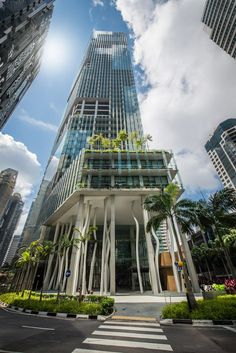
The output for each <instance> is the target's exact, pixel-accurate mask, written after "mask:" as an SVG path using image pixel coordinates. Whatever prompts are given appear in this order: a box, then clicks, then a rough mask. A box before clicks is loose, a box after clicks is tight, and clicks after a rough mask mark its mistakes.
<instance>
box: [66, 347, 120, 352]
mask: <svg viewBox="0 0 236 353" xmlns="http://www.w3.org/2000/svg"><path fill="white" fill-rule="evenodd" d="M72 353H121V352H110V351H109V352H107V351H98V350H96V349H84V348H76V349H75V350H74V351H73V352H72Z"/></svg>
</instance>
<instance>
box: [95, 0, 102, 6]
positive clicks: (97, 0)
mask: <svg viewBox="0 0 236 353" xmlns="http://www.w3.org/2000/svg"><path fill="white" fill-rule="evenodd" d="M93 6H104V0H93Z"/></svg>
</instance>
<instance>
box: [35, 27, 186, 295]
mask: <svg viewBox="0 0 236 353" xmlns="http://www.w3.org/2000/svg"><path fill="white" fill-rule="evenodd" d="M121 131H123V139H122V136H121V135H122V134H121V135H119V132H121ZM124 131H125V132H126V133H127V134H128V135H129V136H130V139H128V140H127V139H125V137H124V135H125V133H124ZM118 135H119V136H120V140H117V139H116V140H114V139H115V138H117V136H118ZM92 136H93V137H94V138H92V141H91V137H92ZM89 138H90V141H88V139H89ZM112 140H113V143H112ZM44 180H47V181H48V183H49V184H48V187H47V190H46V193H45V198H44V201H43V204H42V207H41V210H40V212H39V219H38V225H39V226H40V225H41V227H40V238H41V239H44V238H45V237H46V238H47V239H49V240H52V241H53V242H57V241H58V240H60V239H61V238H62V237H63V236H65V237H68V238H72V237H75V238H77V239H79V240H78V241H79V243H78V246H76V247H73V248H72V249H70V250H68V251H67V252H66V254H65V257H64V258H63V260H62V262H60V263H61V265H60V266H59V262H58V261H59V259H57V255H51V256H50V258H49V261H48V265H47V273H46V278H45V282H44V288H45V289H55V288H58V287H59V286H60V287H61V289H62V290H65V289H66V290H67V293H70V294H74V293H76V291H77V290H78V288H81V290H82V292H83V293H85V292H86V291H91V290H100V292H101V293H106V292H110V293H116V292H117V291H132V290H140V291H141V292H143V290H148V289H151V290H152V291H153V293H158V292H160V291H161V290H162V289H169V290H175V289H176V288H177V289H178V290H180V288H181V283H180V278H179V275H178V273H177V269H176V266H175V265H174V263H175V261H176V260H175V251H176V245H175V243H174V240H173V234H172V231H171V229H172V228H171V225H167V224H163V226H162V228H161V229H160V230H159V233H155V232H152V234H147V233H146V230H145V229H146V224H147V221H148V217H149V215H148V213H147V212H146V211H145V210H143V207H142V204H143V201H144V198H145V197H146V196H147V195H149V194H150V193H159V192H160V190H161V189H163V188H164V187H165V186H167V185H168V183H170V182H172V181H174V182H176V183H179V186H180V188H181V183H180V182H179V179H178V171H177V167H176V165H175V162H174V159H173V153H172V152H171V151H167V150H148V149H147V148H146V146H145V144H144V142H143V129H142V123H141V118H140V112H139V105H138V99H137V94H136V88H135V80H134V74H133V69H132V63H131V57H130V52H129V50H128V45H127V38H126V36H125V34H124V33H115V32H98V31H96V32H94V34H93V36H92V39H91V41H90V44H89V47H88V50H87V52H86V55H85V58H84V60H83V63H82V67H81V69H80V72H79V75H78V77H77V79H76V81H75V84H74V86H73V88H72V91H71V93H70V96H69V100H68V106H67V109H66V112H65V116H64V119H63V121H62V124H61V126H60V128H59V132H58V135H57V138H56V141H55V144H54V147H53V151H52V154H51V157H50V159H49V163H48V167H47V169H46V172H45V177H44ZM90 226H94V227H96V228H95V229H96V230H95V229H93V233H92V234H90V237H88V233H89V229H90ZM74 227H76V228H77V229H78V231H74ZM36 228H37V227H36ZM167 229H168V231H167ZM90 230H91V229H90ZM165 237H168V239H165ZM89 239H91V241H90V240H89ZM163 254H165V256H164V255H163ZM166 254H167V255H166ZM162 255H163V261H159V257H160V256H162ZM67 269H70V270H71V277H70V278H69V279H68V281H66V278H65V276H64V273H65V271H66V270H67Z"/></svg>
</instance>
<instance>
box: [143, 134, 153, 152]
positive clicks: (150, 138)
mask: <svg viewBox="0 0 236 353" xmlns="http://www.w3.org/2000/svg"><path fill="white" fill-rule="evenodd" d="M149 142H152V135H150V134H147V135H145V143H146V144H147V148H148V150H149Z"/></svg>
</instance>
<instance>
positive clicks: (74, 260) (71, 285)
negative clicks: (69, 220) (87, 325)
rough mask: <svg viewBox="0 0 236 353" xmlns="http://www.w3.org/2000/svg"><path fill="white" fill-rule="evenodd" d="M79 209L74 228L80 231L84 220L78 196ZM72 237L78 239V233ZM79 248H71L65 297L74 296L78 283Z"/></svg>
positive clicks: (81, 204)
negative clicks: (69, 274)
mask: <svg viewBox="0 0 236 353" xmlns="http://www.w3.org/2000/svg"><path fill="white" fill-rule="evenodd" d="M78 205H79V209H78V214H77V218H76V224H75V226H76V228H79V229H82V227H83V220H84V195H80V196H79V201H78ZM73 236H74V237H75V238H79V234H78V233H74V234H73ZM80 246H81V244H78V247H75V246H74V247H73V249H72V254H71V262H70V270H71V276H70V277H69V278H68V281H67V286H66V294H67V295H75V294H76V289H77V283H78V270H79V253H80Z"/></svg>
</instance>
